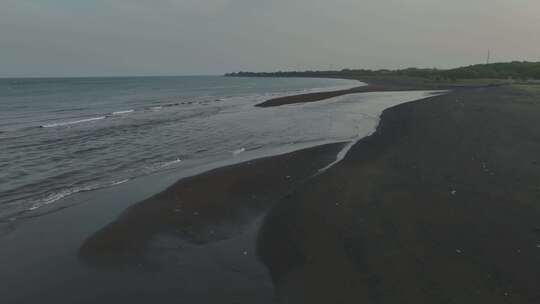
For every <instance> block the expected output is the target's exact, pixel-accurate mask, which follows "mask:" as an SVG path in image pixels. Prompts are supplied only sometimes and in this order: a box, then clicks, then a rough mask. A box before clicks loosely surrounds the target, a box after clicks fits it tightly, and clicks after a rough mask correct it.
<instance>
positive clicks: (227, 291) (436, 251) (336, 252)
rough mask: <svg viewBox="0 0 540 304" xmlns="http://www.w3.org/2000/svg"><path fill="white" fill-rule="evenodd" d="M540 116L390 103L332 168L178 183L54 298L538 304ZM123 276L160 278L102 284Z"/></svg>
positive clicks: (492, 102) (293, 162)
mask: <svg viewBox="0 0 540 304" xmlns="http://www.w3.org/2000/svg"><path fill="white" fill-rule="evenodd" d="M403 88H404V87H401V90H402V89H403ZM423 89H425V88H423ZM431 89H434V88H431ZM345 91H348V90H345ZM323 93H328V92H323ZM315 94H317V93H315ZM291 98H293V99H296V98H299V97H294V96H292V97H291ZM302 98H304V97H302ZM304 100H305V99H304ZM539 115H540V107H539V106H538V104H537V96H536V95H533V94H532V93H527V92H517V91H514V90H513V89H512V88H508V87H474V88H470V89H467V90H455V91H453V92H451V93H449V94H447V95H441V96H433V97H429V98H428V99H423V100H419V101H413V102H408V103H405V104H401V105H397V106H394V107H391V108H388V109H386V110H385V111H384V112H383V113H382V115H381V117H380V123H379V124H378V126H377V129H376V131H375V133H373V134H372V135H370V136H368V137H365V138H363V139H361V140H360V141H359V142H357V143H356V144H354V145H353V146H352V148H351V149H350V151H349V152H348V154H347V155H346V156H345V158H344V159H343V160H342V161H341V162H340V163H338V164H336V165H335V166H333V167H331V168H329V169H328V170H326V171H324V172H323V173H321V174H315V173H316V171H317V170H318V169H320V168H322V167H324V166H325V164H328V163H331V162H332V161H334V159H335V156H336V154H337V151H339V150H340V149H341V148H342V146H343V145H344V144H343V143H342V144H328V145H323V146H317V147H313V148H308V149H304V150H299V151H296V152H292V153H288V154H284V155H278V156H270V157H266V158H261V159H255V160H252V161H247V162H244V163H240V164H235V165H231V166H227V167H220V168H217V169H214V170H211V171H208V172H205V173H202V174H200V175H196V176H192V177H188V178H185V179H181V180H179V181H177V182H176V183H175V184H174V185H173V186H171V187H169V188H167V189H166V190H165V191H162V192H160V193H158V194H155V195H152V196H151V197H150V198H148V199H146V200H143V201H142V202H140V203H137V204H133V205H132V206H131V207H129V208H128V209H127V210H125V211H124V212H123V213H122V214H121V215H120V216H119V217H118V218H116V219H115V220H113V221H112V222H109V223H108V224H107V225H106V226H105V227H104V228H102V229H101V230H99V231H98V232H95V230H94V231H89V233H90V234H89V235H88V238H87V240H86V241H85V242H84V243H83V244H82V246H80V247H79V250H78V253H77V254H78V256H77V258H78V259H79V261H80V262H82V265H83V267H87V268H88V269H91V270H92V273H94V275H95V276H96V278H95V280H94V281H90V282H91V284H88V280H90V279H88V280H87V279H82V278H79V279H78V280H74V281H73V282H69V283H68V284H67V286H63V287H62V288H61V290H57V292H58V294H57V295H56V297H59V294H62V293H65V294H63V295H64V296H65V295H66V294H67V295H71V296H72V297H71V298H72V299H73V297H74V296H80V297H83V298H86V299H89V298H92V296H93V295H94V294H95V292H93V290H94V289H95V290H94V291H97V290H100V289H103V288H105V289H106V290H107V292H105V293H103V294H102V295H103V301H105V302H107V301H111V302H112V301H114V300H117V301H118V300H121V301H130V302H131V303H145V302H148V301H149V300H155V299H156V298H157V299H162V300H164V301H165V300H171V299H176V300H178V299H181V300H185V301H199V302H200V301H203V302H204V303H223V302H226V301H229V302H242V303H243V302H246V303H255V302H256V303H274V302H285V303H289V302H291V303H337V302H340V303H357V302H360V301H364V302H366V303H399V302H407V303H408V302H411V303H444V302H449V301H460V302H463V303H490V304H491V303H506V302H507V301H512V303H524V304H525V303H534V302H535V301H536V300H538V299H540V292H539V291H537V290H536V289H537V287H536V286H538V284H539V283H540V277H538V275H537V274H536V273H535V269H538V267H540V258H538V254H537V253H538V247H537V246H540V233H539V231H540V227H538V226H539V225H540V224H539V223H540V211H539V210H540V206H537V205H536V204H535V201H537V200H538V199H539V198H540V197H539V196H538V190H537V187H538V185H536V184H534V182H535V181H537V180H540V167H539V166H538V164H539V163H540V160H538V158H537V155H540V142H539V141H538V138H540V122H538V120H537V117H538V116H539ZM516 118H519V119H516ZM125 187H126V189H129V188H128V186H127V185H126V186H125ZM209 189H211V191H209ZM87 207H88V208H92V206H87ZM58 216H59V217H61V214H58ZM262 217H263V218H262ZM258 221H261V223H259V222H258ZM255 245H256V248H255ZM259 260H260V261H259ZM261 262H262V264H261ZM16 268H17V267H16ZM17 269H18V268H17ZM124 272H126V273H128V276H129V275H131V274H132V273H135V274H136V276H143V275H146V274H156V273H159V274H160V275H159V276H156V275H149V277H147V279H148V278H151V279H149V280H141V281H137V280H131V279H129V280H127V281H126V282H125V283H118V284H120V285H121V286H123V289H122V290H121V291H119V290H118V287H116V288H115V286H114V285H111V286H108V285H104V284H106V283H100V282H101V278H103V277H105V278H107V279H109V278H114V277H115V276H118V275H119V274H120V273H124ZM268 272H269V275H270V276H268V274H267V273H268ZM160 277H163V279H160ZM121 278H122V279H126V278H124V277H121ZM336 278H337V279H336ZM106 281H110V280H106ZM72 285H74V286H76V287H77V288H73V291H71V288H70V286H72ZM162 285H163V286H168V288H169V289H167V291H166V292H165V291H164V290H163V288H164V287H161V286H162ZM89 286H90V287H89ZM36 288H39V287H36ZM77 290H79V291H81V290H84V291H85V292H84V293H82V294H80V295H75V293H77ZM140 291H144V293H145V294H146V295H145V296H142V295H141V293H140ZM209 291H211V292H209ZM48 292H49V293H51V292H54V291H48ZM72 293H73V294H72ZM274 293H275V296H273V295H272V294H274ZM111 296H112V298H111ZM67 298H69V297H67ZM20 299H24V301H22V300H21V301H18V302H20V303H23V302H25V301H26V302H28V303H32V302H35V300H38V299H40V297H38V296H37V295H36V296H35V297H34V299H32V297H31V296H30V297H21V298H19V300H20ZM112 299H114V300H112Z"/></svg>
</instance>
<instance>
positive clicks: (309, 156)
mask: <svg viewBox="0 0 540 304" xmlns="http://www.w3.org/2000/svg"><path fill="white" fill-rule="evenodd" d="M342 146H343V144H341V143H338V144H329V145H323V146H319V147H315V148H311V149H305V150H300V151H297V152H293V153H289V154H285V155H280V156H275V157H269V158H262V159H257V160H253V161H249V162H245V163H242V164H238V165H234V166H229V167H223V168H219V169H216V170H213V171H210V172H207V173H204V174H201V175H198V176H194V177H191V178H187V179H182V180H180V181H178V182H177V183H176V184H174V185H172V186H171V187H169V188H168V189H167V190H165V191H163V192H161V193H159V194H156V195H155V196H153V197H151V198H149V199H146V200H144V201H143V202H140V203H138V204H136V205H134V206H132V207H130V208H129V209H127V210H126V211H125V212H124V213H123V214H122V215H121V216H120V217H119V218H118V219H117V220H116V221H114V222H113V223H111V224H110V225H108V226H107V227H105V228H104V229H102V230H101V231H99V232H97V233H96V234H94V235H93V236H92V237H90V238H89V239H88V240H86V242H85V243H84V245H83V246H82V247H81V249H80V251H79V256H80V257H81V258H82V260H83V261H84V262H86V263H88V264H90V265H93V266H97V267H99V268H103V267H104V268H119V267H126V266H127V267H129V266H133V265H135V266H148V267H155V266H161V265H153V264H154V263H155V262H158V263H159V261H157V260H158V259H159V257H156V256H153V255H152V254H151V252H152V250H149V249H151V248H150V247H151V242H152V241H153V240H156V239H158V238H159V237H161V236H165V237H173V238H180V239H182V240H184V241H186V242H188V243H190V244H195V245H200V246H203V245H205V244H209V243H213V242H218V241H220V240H225V239H230V238H233V237H235V236H237V235H239V234H241V233H242V232H243V230H245V229H246V227H249V226H250V225H251V224H252V223H253V222H254V221H255V220H256V219H257V218H258V217H260V216H262V215H263V214H264V213H265V212H266V211H267V210H268V209H269V208H270V207H272V206H273V205H274V204H275V202H277V201H279V200H280V199H281V198H282V197H283V196H285V195H286V194H288V193H290V192H291V191H292V189H295V188H296V187H298V186H299V185H300V184H301V183H304V182H305V181H306V180H307V179H308V178H310V177H311V176H313V175H315V174H316V173H317V172H318V170H319V169H321V168H323V167H325V166H326V165H327V164H329V163H331V162H332V161H334V160H335V158H336V155H337V153H338V152H339V150H340V148H341V147H342ZM253 243H255V240H253ZM209 275H210V274H209Z"/></svg>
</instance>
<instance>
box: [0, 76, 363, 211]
mask: <svg viewBox="0 0 540 304" xmlns="http://www.w3.org/2000/svg"><path fill="white" fill-rule="evenodd" d="M357 85H358V82H356V81H350V80H337V79H306V78H300V79H283V78H276V79H273V78H265V79H262V78H229V77H219V76H199V77H126V78H64V79H62V78H54V79H53V78H50V79H0V147H1V149H0V221H8V220H13V219H15V218H16V217H18V216H21V215H23V214H25V213H26V212H28V211H33V210H37V209H39V208H41V207H43V206H46V205H51V204H54V203H56V202H57V201H59V200H61V199H63V198H65V197H67V196H70V195H72V194H75V193H78V192H84V191H92V190H95V189H100V188H104V187H112V186H115V185H119V184H122V183H125V182H127V181H129V180H131V179H135V178H138V177H141V176H145V175H149V174H154V173H157V172H160V171H163V170H173V169H179V170H182V168H188V167H190V166H196V165H200V164H207V163H211V162H216V161H219V160H223V159H228V158H229V159H232V160H234V158H236V157H238V155H239V154H241V153H243V152H245V151H248V150H265V149H268V148H276V147H279V146H283V145H291V143H295V144H301V143H309V142H317V141H321V140H326V139H327V138H326V135H325V134H321V133H318V132H311V133H306V134H303V135H302V136H299V135H300V133H299V132H298V131H294V130H291V129H289V127H293V126H294V125H295V124H296V123H297V122H290V121H289V122H284V121H285V120H286V117H269V116H267V115H260V114H256V113H255V114H254V112H259V113H260V112H262V111H261V109H258V108H255V107H253V106H254V105H255V104H257V103H259V102H262V101H264V100H266V99H269V98H272V97H277V96H283V95H288V94H297V93H304V92H315V91H321V90H333V89H342V88H349V87H353V86H357ZM268 112H271V111H268ZM342 136H343V134H336V135H334V137H342ZM345 137H346V136H345Z"/></svg>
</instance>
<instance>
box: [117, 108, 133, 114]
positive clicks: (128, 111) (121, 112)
mask: <svg viewBox="0 0 540 304" xmlns="http://www.w3.org/2000/svg"><path fill="white" fill-rule="evenodd" d="M133 112H135V110H133V109H132V110H125V111H116V112H112V115H125V114H129V113H133Z"/></svg>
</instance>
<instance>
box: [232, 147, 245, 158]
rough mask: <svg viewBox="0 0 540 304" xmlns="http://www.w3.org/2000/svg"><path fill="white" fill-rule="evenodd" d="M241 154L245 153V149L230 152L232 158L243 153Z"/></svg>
mask: <svg viewBox="0 0 540 304" xmlns="http://www.w3.org/2000/svg"><path fill="white" fill-rule="evenodd" d="M243 152H246V148H241V149H238V150H234V151H232V154H233V155H234V156H236V155H239V154H240V153H243Z"/></svg>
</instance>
